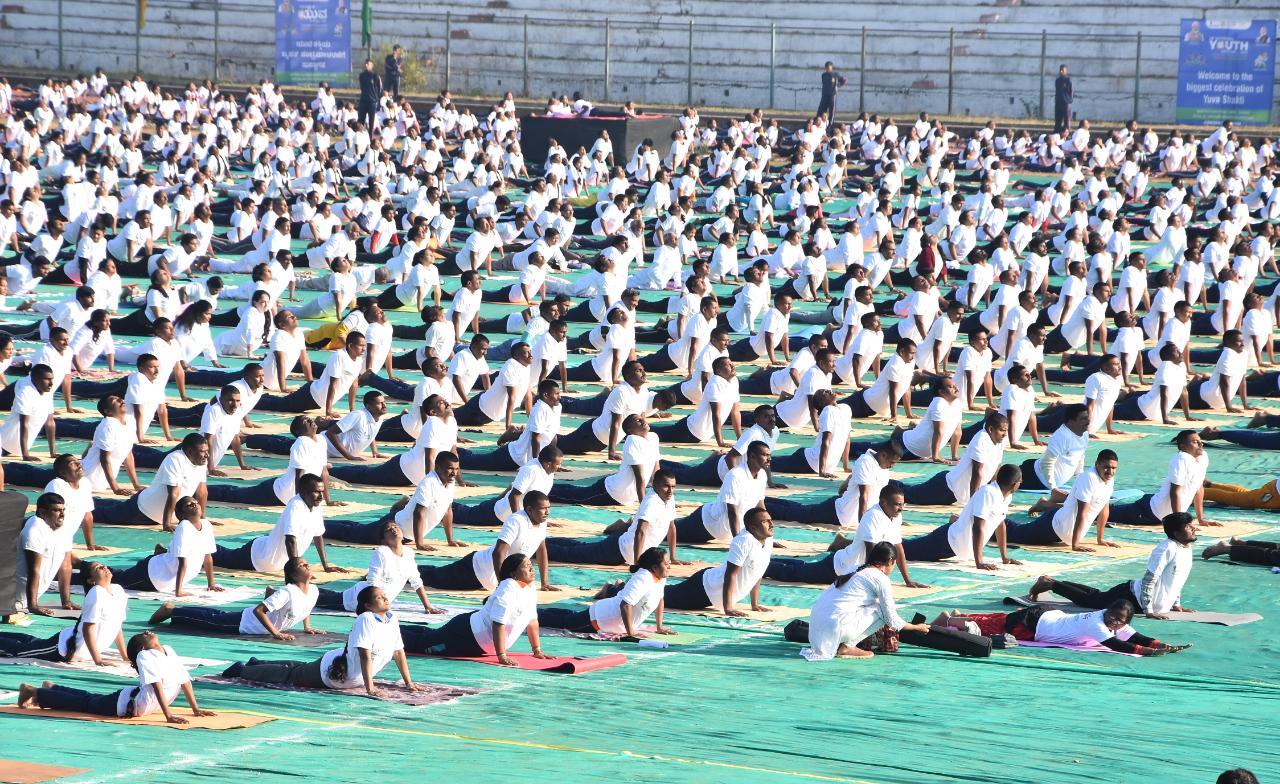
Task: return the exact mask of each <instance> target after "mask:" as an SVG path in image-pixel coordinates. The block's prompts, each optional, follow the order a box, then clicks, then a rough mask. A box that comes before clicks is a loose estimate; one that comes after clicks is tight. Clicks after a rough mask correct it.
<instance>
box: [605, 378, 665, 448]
mask: <svg viewBox="0 0 1280 784" xmlns="http://www.w3.org/2000/svg"><path fill="white" fill-rule="evenodd" d="M653 398H654V393H653V392H650V391H649V387H648V385H646V384H641V385H640V389H635V388H634V387H632V386H631V385H630V384H628V383H626V382H623V383H621V384H618V385H617V386H615V387H614V388H613V390H612V391H611V392H609V397H607V398H605V401H604V411H603V412H602V413H601V414H600V416H598V417H596V418H595V419H593V420H591V432H592V433H593V434H594V435H595V437H596V438H597V439H599V441H600V443H602V444H607V443H609V425H610V422H611V420H612V418H613V415H614V414H616V415H617V416H618V437H619V438H621V437H622V422H623V421H624V420H625V419H626V418H627V417H628V416H630V415H631V414H640V415H641V416H643V415H644V414H645V413H646V412H648V411H649V409H651V408H652V407H653Z"/></svg>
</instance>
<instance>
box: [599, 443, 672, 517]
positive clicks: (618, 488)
mask: <svg viewBox="0 0 1280 784" xmlns="http://www.w3.org/2000/svg"><path fill="white" fill-rule="evenodd" d="M661 448H662V445H661V443H660V442H659V440H658V435H657V434H656V433H652V432H651V433H646V434H645V435H644V437H643V438H640V437H637V436H635V435H629V436H627V437H626V438H625V439H623V441H622V463H621V464H620V465H619V466H618V470H617V472H616V473H614V474H610V475H609V476H607V477H605V480H604V489H605V490H606V491H608V493H609V495H610V496H612V497H613V499H614V500H615V501H617V502H618V503H619V504H622V505H623V506H630V505H631V504H634V503H635V502H636V501H638V500H639V496H638V495H636V479H635V471H633V470H632V467H633V466H634V467H635V468H638V469H639V470H640V478H641V487H642V488H644V487H648V486H649V479H650V478H651V477H652V476H653V472H654V471H656V470H657V468H658V461H659V460H660V459H661Z"/></svg>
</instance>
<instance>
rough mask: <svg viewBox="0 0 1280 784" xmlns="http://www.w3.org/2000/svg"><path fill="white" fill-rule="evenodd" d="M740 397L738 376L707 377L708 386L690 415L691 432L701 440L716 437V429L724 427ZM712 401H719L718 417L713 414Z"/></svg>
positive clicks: (704, 440)
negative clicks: (729, 377)
mask: <svg viewBox="0 0 1280 784" xmlns="http://www.w3.org/2000/svg"><path fill="white" fill-rule="evenodd" d="M740 399H741V398H740V397H739V393H738V378H737V376H734V377H733V378H731V379H724V378H722V377H720V376H717V375H712V376H711V378H709V379H707V386H706V387H705V388H704V389H703V390H702V399H701V400H700V401H699V402H698V407H697V408H695V409H694V411H693V413H692V414H690V415H689V420H688V423H687V424H688V426H689V432H690V433H692V434H693V436H694V438H697V439H698V440H699V441H701V442H706V441H710V440H712V439H714V438H715V434H716V431H717V430H719V429H720V428H722V427H724V423H725V422H726V421H727V420H728V419H729V414H730V413H731V412H732V411H733V407H734V405H736V404H737V403H738V401H739V400H740ZM712 403H718V404H719V406H720V410H719V414H720V415H719V416H718V417H714V418H713V417H712V416H711V404H712Z"/></svg>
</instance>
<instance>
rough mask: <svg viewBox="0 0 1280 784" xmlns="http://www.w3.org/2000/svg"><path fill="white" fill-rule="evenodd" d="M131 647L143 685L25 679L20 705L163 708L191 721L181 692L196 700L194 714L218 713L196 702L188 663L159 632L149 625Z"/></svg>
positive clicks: (131, 713)
mask: <svg viewBox="0 0 1280 784" xmlns="http://www.w3.org/2000/svg"><path fill="white" fill-rule="evenodd" d="M126 652H127V655H126V658H127V659H128V660H129V662H130V663H131V664H132V665H133V667H134V669H136V670H137V671H138V685H136V686H130V687H127V688H124V689H120V690H119V691H115V692H111V693H110V694H94V693H91V692H88V691H84V690H82V689H75V688H71V687H68V686H59V685H57V684H55V683H51V682H49V681H45V682H44V685H42V686H40V687H39V688H37V687H35V686H32V685H30V684H26V683H24V684H22V685H20V686H19V687H18V707H19V708H44V709H46V710H55V711H66V712H68V713H80V714H88V715H91V716H109V717H111V718H136V717H141V716H146V715H148V714H151V713H163V714H164V719H165V721H166V722H168V723H169V724H187V723H189V722H188V720H187V719H184V718H183V717H181V716H179V715H177V714H176V713H174V712H173V710H172V703H173V701H174V700H175V699H176V698H177V696H178V693H179V692H181V693H182V695H183V696H184V697H185V698H186V700H187V704H188V705H190V706H191V714H192V715H193V716H197V717H203V716H213V715H215V714H214V712H213V711H209V710H204V709H203V708H201V707H200V706H199V705H198V704H197V703H196V694H195V690H194V689H193V688H192V686H191V676H190V675H188V674H187V668H186V666H185V665H184V664H183V662H182V660H181V659H180V658H178V654H177V653H175V652H174V650H173V649H172V648H170V647H169V646H167V645H162V644H161V643H160V638H159V636H157V635H156V633H155V632H153V631H151V630H149V629H148V630H147V631H145V632H142V633H141V634H135V635H134V636H133V637H131V638H129V643H128V645H127V646H126Z"/></svg>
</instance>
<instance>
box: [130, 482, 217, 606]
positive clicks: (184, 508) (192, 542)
mask: <svg viewBox="0 0 1280 784" xmlns="http://www.w3.org/2000/svg"><path fill="white" fill-rule="evenodd" d="M174 513H175V515H176V516H177V518H178V527H177V528H175V529H174V531H173V536H172V537H171V538H170V540H169V546H168V547H167V548H163V549H160V550H159V551H158V552H156V553H155V554H153V555H148V556H147V557H146V558H143V559H142V560H140V561H138V562H137V563H135V564H134V565H133V566H131V567H129V568H128V569H122V570H120V571H119V572H117V573H116V575H115V582H116V584H117V585H119V586H121V587H122V588H127V589H129V590H132V591H151V592H155V593H172V594H173V595H174V596H187V595H189V593H190V592H189V589H188V588H187V584H188V583H190V582H192V581H193V580H194V579H195V578H196V577H198V576H199V574H200V572H201V571H203V572H204V575H205V581H206V583H207V586H208V589H209V590H210V591H221V590H222V586H220V585H218V584H217V583H216V582H215V581H214V579H213V557H212V556H213V552H214V550H216V549H217V545H216V544H215V542H214V535H213V524H212V523H210V522H209V521H208V520H206V519H204V518H203V517H202V516H201V511H200V504H198V503H196V500H195V499H194V498H191V497H190V496H183V497H182V498H179V499H178V503H177V505H176V506H175V507H174Z"/></svg>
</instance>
